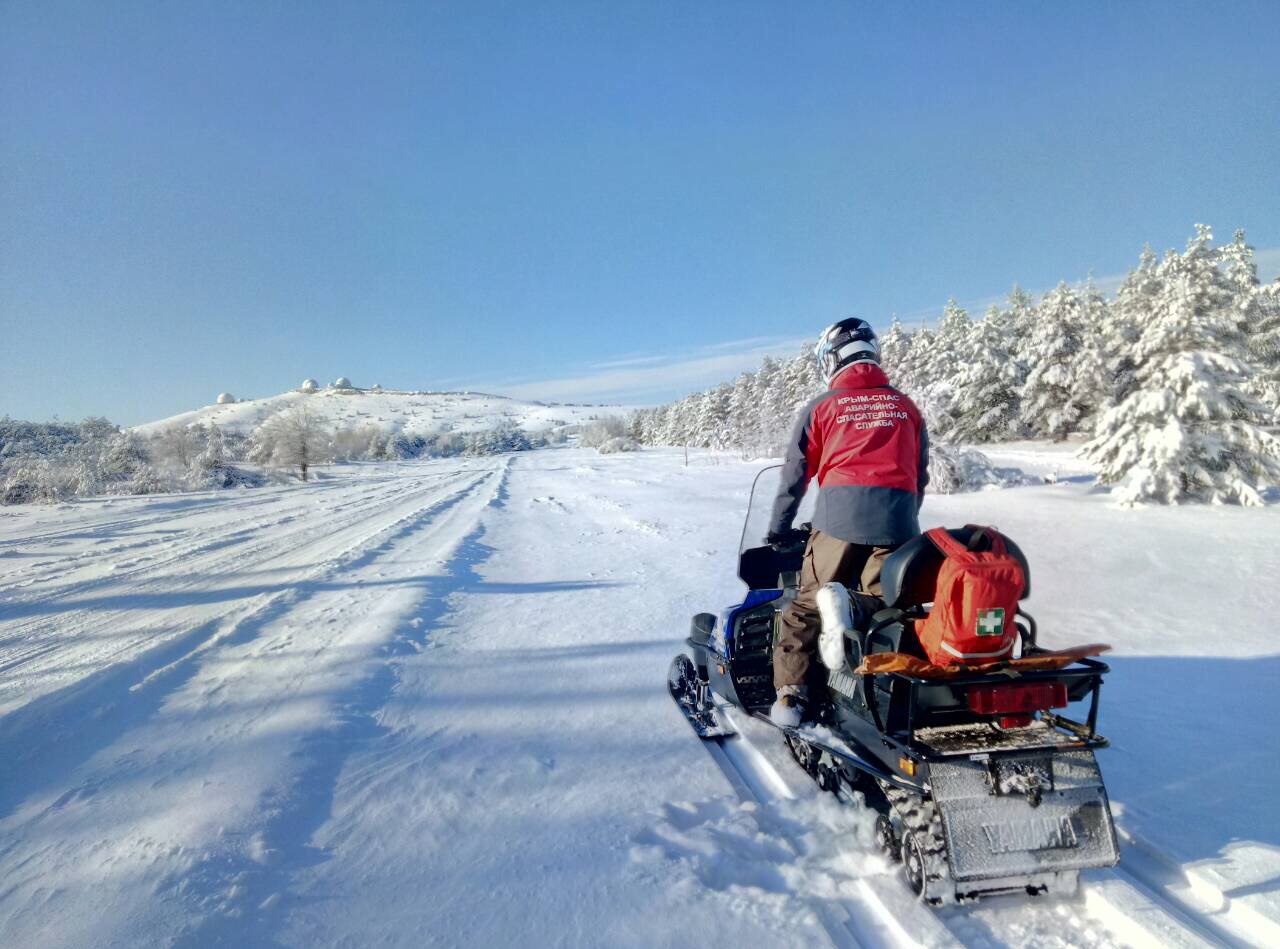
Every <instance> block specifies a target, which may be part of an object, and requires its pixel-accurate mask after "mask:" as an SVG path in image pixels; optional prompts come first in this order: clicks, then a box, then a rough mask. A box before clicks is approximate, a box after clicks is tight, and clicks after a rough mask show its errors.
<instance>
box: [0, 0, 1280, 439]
mask: <svg viewBox="0 0 1280 949" xmlns="http://www.w3.org/2000/svg"><path fill="white" fill-rule="evenodd" d="M1277 35H1280V4H1275V3H1227V4H1222V5H1209V4H1203V3H1157V4H1149V5H1147V4H1141V3H1134V2H1127V3H1124V4H1112V3H1098V4H1094V3H1086V2H1073V3H1069V4H1039V3H1035V4H1033V3H984V4H938V5H931V4H923V3H913V4H909V5H904V4H877V5H872V4H854V3H834V4H825V3H799V4H784V3H776V4H759V3H743V2H710V3H690V2H676V3H657V2H650V3H627V2H607V3H605V2H594V3H586V2H583V3H568V4H555V3H550V4H529V3H502V4H491V3H452V4H427V3H387V2H374V3H354V2H350V3H302V2H297V3H289V2H273V3H266V2H255V3H233V2H232V3H217V4H198V5H197V4H183V3H122V2H112V3H85V4H78V3H59V2H56V0H40V2H10V0H5V2H0V329H2V330H3V335H2V336H0V339H3V340H4V349H3V350H2V352H3V353H4V374H5V384H4V386H3V389H0V414H6V413H7V414H10V415H13V416H15V417H26V418H49V417H51V416H53V415H55V414H56V415H59V416H61V417H63V418H79V417H82V416H85V415H89V414H104V415H107V416H108V417H110V418H112V419H114V420H116V421H119V422H122V423H134V422H140V421H144V420H147V419H152V418H158V417H163V416H166V415H170V414H173V413H175V412H177V411H181V410H185V409H189V408H193V407H195V406H198V405H201V404H205V403H208V402H210V401H212V399H213V397H214V395H216V394H217V393H218V392H219V391H222V390H230V391H232V392H234V393H236V394H237V395H240V396H253V395H267V394H273V393H276V392H279V391H281V390H283V389H285V388H288V387H290V386H293V385H296V384H297V383H298V382H300V381H301V380H302V379H303V378H304V377H306V376H315V377H317V378H320V379H332V378H334V377H336V376H338V375H340V374H343V375H347V376H350V377H351V378H352V379H353V380H354V381H355V382H356V383H357V384H372V383H373V382H381V383H382V384H383V385H386V386H397V387H407V388H446V387H447V388H467V387H473V388H481V389H486V390H490V391H509V392H513V393H517V394H521V395H528V396H535V397H540V398H546V399H565V400H613V401H628V402H642V401H646V402H647V401H656V400H665V399H667V398H670V397H674V396H677V395H680V394H683V393H684V392H687V391H689V390H691V389H694V388H699V387H702V386H704V385H706V384H709V383H711V382H715V381H718V380H719V379H722V378H727V377H729V376H732V375H733V374H734V373H735V372H737V371H739V370H740V369H742V368H744V367H746V366H748V365H752V364H754V363H755V362H757V361H758V359H759V356H760V355H762V354H763V353H764V352H769V351H773V350H777V349H779V348H781V349H784V350H785V349H790V348H791V347H793V346H794V345H796V343H797V341H799V340H800V339H802V338H807V337H810V336H812V335H813V334H815V333H816V332H817V330H819V329H820V328H821V327H822V326H824V325H825V324H827V323H829V322H831V321H832V320H834V319H837V318H839V317H841V316H845V315H850V314H859V315H864V316H867V317H868V318H870V319H872V320H873V321H875V322H877V323H882V324H883V323H886V322H887V320H888V318H889V315H890V314H891V313H893V312H897V313H899V314H902V315H904V316H910V317H912V318H916V319H918V318H921V317H922V316H925V315H928V314H932V313H936V312H938V311H939V310H940V309H941V307H942V305H943V303H944V302H945V301H946V299H947V297H949V296H955V297H957V298H958V299H960V300H961V301H970V302H974V303H978V302H980V301H984V300H987V299H990V298H992V297H993V296H995V295H999V294H1002V293H1004V292H1006V291H1007V289H1008V287H1009V285H1010V284H1011V283H1012V282H1013V281H1015V280H1017V281H1019V282H1020V283H1021V284H1022V285H1023V286H1024V287H1026V288H1028V289H1037V290H1039V289H1045V288H1048V287H1051V286H1052V285H1054V284H1055V283H1056V282H1057V281H1058V280H1059V279H1068V280H1078V279H1081V278H1083V277H1084V276H1085V275H1086V274H1087V273H1089V272H1090V271H1093V272H1094V273H1096V274H1098V275H1100V276H1103V277H1106V276H1110V275H1113V274H1117V273H1123V271H1124V270H1125V269H1126V268H1128V267H1129V266H1131V265H1132V264H1133V263H1134V262H1135V261H1136V259H1137V256H1138V254H1139V252H1140V251H1141V249H1142V246H1143V244H1144V243H1146V242H1150V243H1151V244H1152V245H1153V246H1154V247H1155V248H1156V249H1157V250H1162V249H1164V248H1166V247H1171V246H1178V247H1180V246H1182V245H1183V244H1184V243H1185V241H1186V239H1187V238H1188V237H1189V236H1190V234H1191V233H1192V225H1193V224H1194V223H1195V222H1197V221H1205V222H1207V223H1210V224H1212V225H1214V227H1215V228H1216V230H1217V234H1218V236H1219V237H1220V238H1227V239H1229V237H1230V232H1231V230H1232V229H1233V228H1236V227H1244V228H1246V230H1247V232H1248V236H1249V239H1250V241H1251V242H1252V243H1253V244H1254V245H1255V246H1256V247H1258V248H1259V250H1260V251H1261V252H1262V254H1261V257H1262V264H1263V270H1264V272H1266V273H1267V274H1268V275H1269V276H1274V275H1275V274H1276V273H1277V272H1280V250H1278V249H1280V180H1277V179H1278V177H1280V123H1278V122H1277V121H1276V117H1275V103H1276V102H1277V101H1280V57H1276V56H1275V46H1274V44H1275V37H1276V36H1277Z"/></svg>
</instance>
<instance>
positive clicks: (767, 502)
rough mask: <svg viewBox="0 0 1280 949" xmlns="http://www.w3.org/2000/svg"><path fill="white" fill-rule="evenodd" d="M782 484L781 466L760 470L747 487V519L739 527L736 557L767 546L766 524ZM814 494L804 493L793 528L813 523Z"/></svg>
mask: <svg viewBox="0 0 1280 949" xmlns="http://www.w3.org/2000/svg"><path fill="white" fill-rule="evenodd" d="M781 483H782V465H770V466H769V467H768V468H763V469H761V471H760V473H759V474H757V475H756V479H755V481H754V482H753V483H752V485H751V500H749V501H748V502H747V519H746V522H745V523H744V524H743V525H742V539H741V540H740V541H739V543H738V556H742V554H743V552H744V551H747V550H751V549H752V548H755V547H763V546H764V545H765V544H767V543H768V541H767V539H766V538H767V537H768V536H769V520H770V518H772V517H773V503H774V501H775V500H777V497H778V487H779V486H780V485H781ZM816 494H817V492H816V491H809V492H806V494H805V496H804V500H803V501H801V502H800V510H799V511H798V512H797V513H796V516H795V520H794V522H793V526H795V527H799V526H800V525H801V524H803V523H805V522H806V521H811V520H813V507H814V496H815V495H816Z"/></svg>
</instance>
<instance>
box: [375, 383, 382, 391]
mask: <svg viewBox="0 0 1280 949" xmlns="http://www.w3.org/2000/svg"><path fill="white" fill-rule="evenodd" d="M373 391H374V392H381V391H382V383H380V382H375V383H374V384H373Z"/></svg>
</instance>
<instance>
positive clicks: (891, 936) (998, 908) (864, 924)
mask: <svg viewBox="0 0 1280 949" xmlns="http://www.w3.org/2000/svg"><path fill="white" fill-rule="evenodd" d="M719 712H720V714H721V715H724V716H725V718H726V720H727V721H728V722H729V723H730V724H731V725H732V726H733V727H734V729H735V731H736V734H734V735H732V736H729V737H725V738H714V739H706V740H703V742H702V743H703V745H704V747H706V748H707V751H708V753H709V754H710V755H711V757H712V759H713V760H714V761H715V762H716V764H717V765H718V766H719V768H720V770H721V771H722V772H723V773H724V776H725V779H726V780H727V781H728V782H729V784H730V785H731V786H732V787H733V789H734V791H735V792H736V793H737V795H738V796H739V797H740V798H741V799H742V800H744V801H752V802H755V803H758V804H767V803H768V802H769V801H772V800H780V799H787V798H792V797H794V796H795V795H794V794H793V793H792V791H791V789H790V787H789V786H788V782H787V779H786V778H785V777H784V776H783V775H782V774H781V773H780V772H779V770H778V769H777V767H775V765H774V763H773V762H771V761H770V759H769V757H768V756H767V755H765V754H764V752H763V751H762V750H761V749H760V748H759V747H757V746H756V744H755V743H754V742H753V740H752V738H751V737H750V736H749V735H748V734H747V733H746V732H744V730H743V724H744V723H743V722H742V721H741V718H742V716H740V715H739V716H736V717H735V716H734V714H733V710H731V709H728V708H726V707H725V706H723V705H721V706H719ZM761 727H763V726H761ZM806 780H807V777H806ZM869 853H870V851H869ZM1135 864H1137V861H1136V860H1135V859H1134V858H1133V857H1130V858H1129V859H1128V860H1125V861H1122V863H1121V865H1120V866H1118V867H1117V868H1116V869H1115V870H1107V871H1101V872H1091V873H1086V874H1083V875H1082V878H1081V882H1080V894H1079V895H1078V896H1077V897H1076V898H1075V899H1076V901H1077V902H1078V903H1079V904H1080V905H1079V913H1078V916H1079V917H1081V918H1083V919H1084V920H1085V921H1086V922H1087V923H1091V924H1093V925H1092V926H1090V927H1089V929H1091V930H1092V932H1093V938H1092V939H1091V940H1090V941H1091V942H1093V943H1094V944H1097V943H1098V942H1101V943H1102V944H1107V943H1110V944H1121V945H1144V944H1145V945H1150V944H1152V943H1156V944H1159V945H1161V946H1169V947H1172V946H1186V947H1202V946H1232V947H1234V946H1251V945H1262V944H1267V943H1264V942H1260V941H1258V936H1257V931H1256V930H1255V931H1254V933H1255V935H1254V937H1253V939H1246V938H1242V937H1241V925H1240V924H1241V923H1242V922H1243V920H1232V921H1231V924H1230V925H1225V924H1224V921H1222V920H1214V919H1210V918H1207V916H1206V908H1205V907H1201V906H1196V905H1194V904H1191V903H1188V902H1187V901H1186V900H1184V899H1180V898H1179V897H1178V896H1177V895H1175V894H1171V893H1170V892H1169V891H1168V888H1167V887H1166V886H1165V885H1162V884H1161V883H1160V881H1159V880H1158V879H1154V878H1152V876H1151V875H1150V874H1149V873H1143V872H1142V871H1141V867H1140V866H1139V868H1138V869H1137V870H1135ZM858 882H859V889H860V891H861V892H860V894H859V896H860V898H859V899H857V900H850V899H845V900H841V901H840V902H839V904H838V906H839V908H840V909H842V910H843V911H844V914H845V915H846V916H847V918H846V919H844V920H841V919H839V918H837V916H838V913H837V911H835V910H833V909H832V908H831V907H830V906H829V905H828V906H827V907H815V910H816V912H817V914H818V916H819V919H820V920H821V921H822V923H823V927H824V928H825V929H826V931H827V933H828V935H829V936H830V937H831V940H832V942H833V944H835V945H837V946H920V945H926V946H943V945H952V946H954V945H964V944H967V943H970V942H972V941H973V940H974V939H975V938H979V939H980V940H983V941H985V940H987V939H992V938H994V939H997V940H1000V941H1002V942H1006V943H1007V944H1009V945H1017V944H1027V940H1028V933H1027V932H1026V931H1025V928H1026V926H1027V925H1028V923H1030V924H1031V925H1033V926H1034V927H1035V928H1036V929H1037V930H1040V931H1041V932H1043V933H1045V934H1046V935H1048V934H1049V933H1050V932H1053V933H1054V934H1055V935H1057V934H1058V932H1059V931H1060V929H1061V925H1062V922H1061V917H1060V916H1057V915H1055V914H1054V912H1053V910H1054V908H1055V907H1056V906H1060V905H1061V904H1062V903H1063V901H1062V900H1058V901H1052V902H1045V903H1042V904H1037V903H1035V902H1030V903H1029V902H1027V901H1026V900H1023V899H1021V898H1019V897H1003V898H999V897H998V898H994V899H989V900H987V901H984V902H982V903H978V904H972V905H966V906H961V907H947V908H943V909H939V910H933V909H929V908H927V907H925V906H924V905H923V904H921V903H920V902H919V901H917V900H916V899H915V898H914V897H913V896H912V895H911V893H910V891H909V890H908V889H907V886H906V884H905V882H904V881H902V880H900V879H898V878H897V876H896V875H895V876H894V877H892V878H887V877H883V878H863V879H861V880H859V881H858ZM1005 907H1008V908H1009V910H1011V911H1013V915H1012V916H1009V917H1008V923H1007V926H1008V930H1007V932H1002V929H1004V924H1003V921H1002V917H1004V916H1005V915H1006V914H1005V913H1004V912H1003V910H1004V908H1005Z"/></svg>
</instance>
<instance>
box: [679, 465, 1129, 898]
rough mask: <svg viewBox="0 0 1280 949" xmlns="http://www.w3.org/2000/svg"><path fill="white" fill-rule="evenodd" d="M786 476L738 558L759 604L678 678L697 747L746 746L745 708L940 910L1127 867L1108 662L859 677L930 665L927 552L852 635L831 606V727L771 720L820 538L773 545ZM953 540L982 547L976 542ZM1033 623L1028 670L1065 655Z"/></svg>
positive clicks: (691, 657)
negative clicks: (866, 814) (1104, 699)
mask: <svg viewBox="0 0 1280 949" xmlns="http://www.w3.org/2000/svg"><path fill="white" fill-rule="evenodd" d="M777 471H778V469H777V468H766V469H765V470H764V471H762V472H761V473H760V474H759V475H757V477H756V480H755V483H754V484H753V486H752V492H751V500H750V502H749V504H748V516H747V520H746V524H744V527H743V534H742V542H741V544H740V545H739V559H738V576H739V578H740V579H741V580H742V581H743V582H744V583H745V584H746V586H747V593H746V596H745V598H744V599H743V600H742V602H740V603H738V604H736V605H734V606H731V607H729V608H728V609H726V610H725V611H724V612H723V613H722V614H721V615H720V616H719V617H718V618H717V617H716V616H715V615H713V614H710V613H699V614H698V615H696V616H694V617H693V621H692V627H691V631H690V635H689V637H688V639H687V640H686V642H687V645H688V646H689V652H688V653H681V654H679V655H677V656H676V657H675V658H674V659H673V660H672V663H671V667H670V672H669V674H668V687H669V689H670V692H671V695H672V698H673V699H675V701H676V704H677V705H678V706H679V708H680V710H681V711H682V712H683V713H684V716H685V718H686V719H687V720H688V722H689V724H690V725H691V726H692V727H693V729H694V731H695V732H696V733H697V735H698V736H699V737H700V738H701V739H703V740H704V741H708V742H725V741H731V740H735V739H736V737H737V733H736V730H735V729H734V727H733V725H732V723H731V722H730V720H729V717H728V716H727V715H726V710H728V711H732V710H735V709H736V710H738V711H740V712H741V713H745V714H746V715H749V716H751V717H753V718H755V719H758V720H760V721H762V722H764V723H766V724H768V725H770V726H772V727H774V728H777V729H778V730H779V731H781V732H782V733H783V734H782V738H783V739H784V740H785V742H786V744H787V746H788V748H789V749H790V751H791V754H792V756H793V757H794V758H795V760H796V762H797V763H798V764H799V765H800V767H802V768H803V769H804V770H805V771H806V772H807V773H808V774H809V775H810V776H811V777H812V778H813V779H814V780H815V781H817V783H818V785H819V787H821V788H822V789H823V790H825V791H831V792H834V793H836V794H837V795H838V796H840V798H841V799H842V800H844V801H846V802H855V803H864V804H865V805H867V806H870V807H872V808H874V809H875V811H876V812H877V818H876V825H875V838H876V843H877V845H878V846H879V847H880V849H881V850H882V851H883V852H884V853H885V855H886V856H887V857H888V858H889V859H890V860H892V861H895V862H898V861H900V862H901V864H902V866H903V871H904V875H905V878H906V882H907V884H908V885H909V886H910V888H911V890H912V891H913V892H914V893H915V894H916V895H917V896H918V897H919V898H920V899H922V900H923V901H924V902H926V903H927V904H930V905H932V906H941V905H945V904H951V903H956V902H961V901H965V900H972V899H977V898H979V897H985V896H991V895H996V894H1009V893H1026V894H1030V895H1038V894H1055V895H1067V894H1071V893H1074V892H1075V890H1076V887H1077V885H1078V878H1079V872H1080V871H1081V870H1085V869H1089V868H1095V867H1109V866H1114V865H1115V864H1116V863H1117V862H1118V860H1119V851H1118V848H1117V844H1116V832H1115V826H1114V824H1113V822H1112V817H1111V810H1110V805H1109V803H1108V800H1107V792H1106V788H1105V787H1104V785H1103V781H1102V774H1101V771H1100V770H1099V768H1098V763H1097V761H1096V760H1095V757H1094V752H1095V751H1096V750H1097V749H1100V748H1105V747H1107V745H1108V742H1107V739H1105V738H1104V737H1102V736H1101V735H1100V734H1098V732H1097V729H1096V726H1097V719H1098V700H1099V695H1100V692H1101V688H1102V679H1103V675H1104V674H1105V673H1107V672H1108V671H1109V669H1108V667H1107V665H1106V664H1105V663H1104V662H1101V661H1099V660H1097V659H1094V658H1089V657H1083V658H1078V659H1072V660H1071V661H1070V662H1069V664H1067V665H1064V666H1062V667H1061V668H1049V669H1044V668H1039V669H1037V668H1027V666H1035V665H1037V663H1035V662H1031V663H1022V662H1017V661H1014V662H1009V663H1003V664H1000V665H999V666H997V667H996V668H994V669H993V668H988V667H984V668H983V669H981V670H972V671H970V670H964V669H961V670H959V671H958V672H953V674H951V675H949V676H947V677H945V678H936V677H924V676H921V675H916V674H911V673H909V672H902V671H895V672H881V673H859V672H858V671H857V670H858V669H859V667H863V668H865V666H864V664H863V660H864V658H866V657H869V656H873V655H875V654H877V653H898V654H905V655H916V656H921V657H923V655H924V654H923V653H922V652H921V651H920V646H919V643H918V641H916V639H915V632H914V627H915V624H917V623H919V622H920V621H921V620H922V619H923V618H924V617H925V616H926V615H927V614H928V609H929V606H930V603H931V600H932V592H933V589H934V583H935V582H936V579H937V573H938V569H939V566H940V565H941V562H942V554H941V552H940V551H939V550H938V549H937V547H936V546H934V544H933V543H932V542H931V541H930V539H929V538H928V537H927V536H926V535H923V534H922V535H920V536H918V537H916V538H914V539H913V540H911V541H909V542H907V543H906V544H904V545H903V546H901V547H900V548H898V549H897V550H896V551H894V553H893V554H891V555H890V556H889V558H888V560H887V561H886V562H885V564H884V569H883V573H882V579H881V586H882V596H881V597H878V598H876V597H870V596H868V595H866V594H861V593H857V592H852V591H850V592H849V594H848V595H849V603H850V608H849V610H848V611H847V613H845V614H844V615H845V616H846V617H848V619H846V620H844V621H832V618H831V616H829V615H828V614H829V611H828V610H827V609H826V608H825V607H824V610H823V631H822V636H821V639H820V645H819V649H818V652H819V657H818V658H817V659H815V661H814V663H813V664H812V667H811V670H810V671H811V674H814V675H816V676H818V679H819V681H816V682H814V683H813V684H812V685H811V686H810V694H811V696H813V695H818V696H821V698H822V701H819V702H818V703H817V712H816V720H815V721H814V722H812V723H806V724H802V725H801V726H800V727H798V728H783V727H780V726H778V725H776V724H775V723H774V722H773V720H772V719H770V718H769V714H768V713H769V708H770V706H771V705H772V704H773V701H774V698H775V691H774V687H773V664H772V654H773V647H774V644H775V642H776V641H777V637H778V633H779V631H780V622H779V621H780V618H781V615H782V611H783V609H784V608H785V606H786V605H787V603H788V602H789V601H790V600H791V598H792V597H794V596H795V593H796V590H797V586H798V582H799V570H800V566H801V560H802V557H803V554H804V547H805V541H806V540H807V535H808V527H807V525H806V526H805V527H803V528H800V529H798V530H797V531H795V532H793V534H794V536H793V538H792V542H790V543H787V544H776V545H773V546H770V545H768V544H766V543H764V541H763V538H764V536H765V534H764V529H763V528H764V524H765V518H766V517H767V513H768V506H769V505H771V503H772V500H773V492H771V491H768V490H762V479H764V478H765V476H766V474H768V473H769V472H773V477H774V478H776V474H777ZM765 484H767V479H766V480H765ZM948 532H949V533H951V535H952V536H953V537H955V538H956V539H957V540H960V541H961V542H966V541H968V540H969V536H968V535H969V533H970V531H969V529H967V528H966V529H958V530H952V529H950V528H948ZM1009 553H1010V554H1012V555H1013V556H1015V557H1016V558H1017V559H1018V560H1019V561H1020V562H1021V565H1022V567H1023V571H1024V577H1025V578H1026V583H1025V588H1024V591H1023V598H1024V599H1025V597H1026V595H1027V593H1029V591H1030V572H1029V571H1028V569H1027V562H1026V558H1025V556H1024V555H1023V553H1022V551H1021V550H1020V549H1018V548H1017V546H1016V544H1012V543H1010V544H1009ZM1016 622H1017V631H1018V634H1019V638H1020V647H1021V648H1020V653H1021V654H1020V656H1019V657H1018V658H1019V659H1034V658H1035V657H1037V656H1042V657H1048V656H1052V655H1057V654H1053V653H1050V652H1049V651H1047V650H1043V649H1041V648H1040V647H1039V646H1037V643H1036V633H1037V629H1036V622H1035V620H1034V619H1033V618H1032V617H1031V615H1030V614H1028V613H1026V612H1025V611H1024V610H1023V609H1022V607H1021V606H1019V608H1018V610H1017V617H1016ZM1040 664H1041V665H1043V664H1045V663H1043V662H1041V663H1040ZM1049 664H1050V665H1052V663H1049ZM811 701H812V700H811ZM1076 703H1081V704H1082V705H1083V704H1085V703H1087V709H1088V710H1087V713H1086V714H1085V716H1084V718H1083V720H1077V719H1071V718H1067V717H1066V716H1065V715H1064V714H1061V710H1063V709H1066V708H1068V707H1069V706H1071V705H1074V704H1076Z"/></svg>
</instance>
